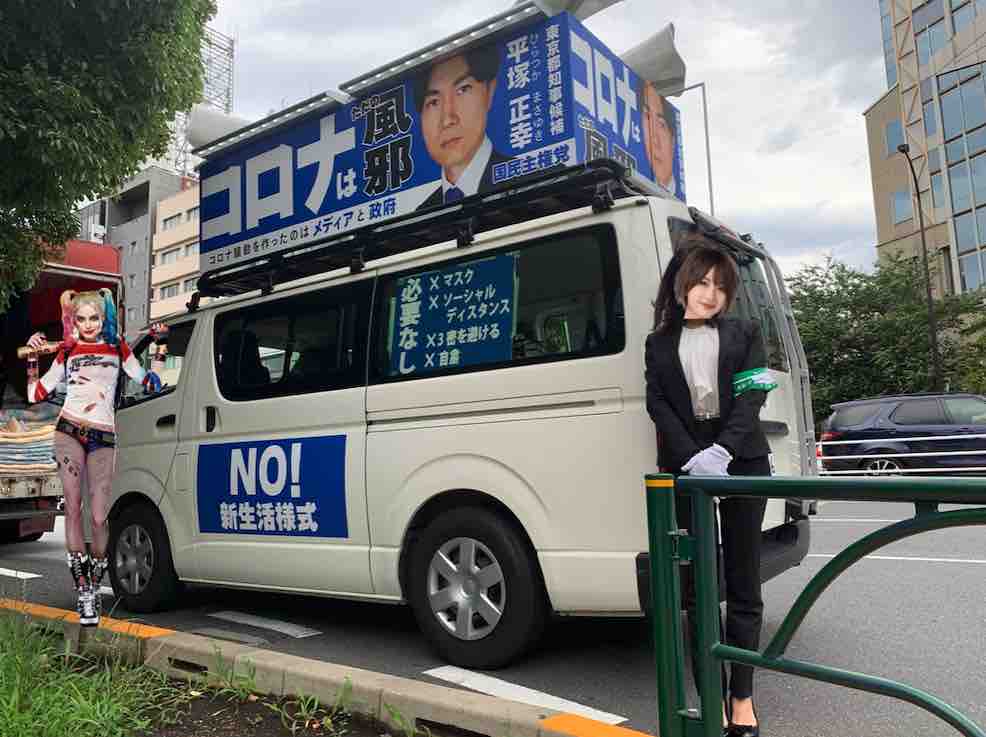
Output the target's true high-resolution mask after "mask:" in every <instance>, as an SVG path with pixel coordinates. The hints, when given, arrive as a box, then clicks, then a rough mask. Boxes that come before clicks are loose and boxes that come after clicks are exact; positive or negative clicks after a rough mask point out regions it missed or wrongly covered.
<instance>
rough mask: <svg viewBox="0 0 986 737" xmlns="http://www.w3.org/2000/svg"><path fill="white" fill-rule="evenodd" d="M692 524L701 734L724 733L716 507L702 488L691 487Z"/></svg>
mask: <svg viewBox="0 0 986 737" xmlns="http://www.w3.org/2000/svg"><path fill="white" fill-rule="evenodd" d="M691 500H692V526H693V528H694V534H695V562H694V566H695V609H696V611H695V616H696V619H698V623H697V624H698V644H697V646H696V649H697V656H696V658H695V659H696V660H697V661H698V670H699V672H698V679H697V680H698V693H699V696H700V697H701V699H702V735H703V737H720V736H721V734H722V703H723V693H722V691H723V688H722V675H721V673H722V666H721V665H720V663H719V660H718V659H717V658H716V657H715V656H714V655H713V654H712V648H713V647H714V646H715V645H718V644H720V643H719V641H720V634H719V573H718V558H719V554H718V548H717V542H718V541H717V540H716V523H715V517H716V509H715V502H714V501H713V499H712V496H711V495H709V494H707V493H705V491H703V490H702V489H701V488H700V487H699V488H696V489H694V490H692V492H691Z"/></svg>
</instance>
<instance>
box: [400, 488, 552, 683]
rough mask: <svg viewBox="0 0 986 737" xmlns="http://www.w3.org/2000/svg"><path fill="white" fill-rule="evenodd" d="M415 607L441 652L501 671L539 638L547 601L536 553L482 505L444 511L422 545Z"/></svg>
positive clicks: (414, 573) (414, 562)
mask: <svg viewBox="0 0 986 737" xmlns="http://www.w3.org/2000/svg"><path fill="white" fill-rule="evenodd" d="M408 583H409V586H408V588H409V596H408V599H409V602H410V604H411V608H412V610H413V611H414V616H415V618H416V619H417V621H418V626H419V627H420V628H421V631H422V632H423V633H424V635H425V637H426V638H427V640H428V641H429V643H430V644H431V645H432V647H433V648H434V649H435V650H436V651H437V652H438V654H439V655H440V656H441V657H442V658H443V659H445V660H446V661H448V662H449V663H452V664H454V665H459V666H462V667H467V668H499V667H502V666H504V665H506V664H507V663H509V662H510V661H511V660H513V659H514V658H516V657H517V656H518V655H520V654H522V653H523V652H524V651H525V650H526V649H527V648H528V647H529V646H530V645H531V644H532V642H533V641H534V640H535V639H537V637H539V636H540V634H541V631H542V630H543V628H544V622H545V619H546V617H547V600H546V596H545V593H544V587H543V585H542V583H541V576H540V573H539V571H538V567H537V562H536V560H535V559H534V554H533V552H532V551H531V550H530V547H529V546H528V544H527V541H526V540H524V539H523V537H522V535H521V534H520V533H519V532H518V531H517V530H516V529H515V528H514V526H513V525H512V524H510V523H509V522H507V521H506V520H504V519H503V518H502V517H500V516H498V515H496V514H494V513H492V512H490V511H489V510H487V509H483V508H481V507H465V508H461V509H454V510H451V511H449V512H446V513H444V514H442V515H441V516H439V517H437V518H436V519H435V520H434V521H432V522H431V524H429V525H428V526H427V527H426V528H425V529H424V531H423V533H422V534H421V536H420V537H419V538H418V539H417V540H416V541H415V543H414V547H413V548H412V550H411V559H410V567H409V582H408Z"/></svg>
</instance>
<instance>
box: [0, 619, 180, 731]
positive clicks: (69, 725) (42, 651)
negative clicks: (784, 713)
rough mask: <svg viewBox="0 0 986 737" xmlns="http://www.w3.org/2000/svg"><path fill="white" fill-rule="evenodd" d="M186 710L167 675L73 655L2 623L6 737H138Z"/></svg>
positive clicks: (44, 636)
mask: <svg viewBox="0 0 986 737" xmlns="http://www.w3.org/2000/svg"><path fill="white" fill-rule="evenodd" d="M186 703H187V697H186V696H185V694H183V693H182V691H180V690H177V689H175V687H174V685H173V684H172V683H170V682H169V681H168V679H167V678H166V677H165V676H164V675H163V674H159V673H156V672H154V671H152V670H150V669H148V668H143V667H134V666H132V665H128V664H126V663H124V662H123V661H122V660H120V659H114V658H108V659H106V658H103V659H96V658H93V657H86V656H82V655H74V654H70V653H67V652H66V649H65V646H64V643H63V641H62V639H61V637H60V636H59V635H58V634H55V633H53V632H51V631H50V630H46V629H44V628H41V627H38V626H36V625H32V624H31V622H30V620H29V619H27V618H26V617H23V616H19V615H4V616H0V735H32V736H33V737H131V736H132V735H135V734H140V733H142V732H147V731H150V730H151V729H152V727H153V726H154V725H156V724H162V723H169V722H173V721H174V720H176V719H177V718H178V716H179V715H180V714H181V713H183V712H184V710H185V708H186Z"/></svg>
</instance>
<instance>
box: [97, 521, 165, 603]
mask: <svg viewBox="0 0 986 737" xmlns="http://www.w3.org/2000/svg"><path fill="white" fill-rule="evenodd" d="M107 558H108V559H109V564H110V565H109V572H110V583H111V584H112V586H113V593H115V594H116V595H117V596H118V597H120V599H121V602H122V604H123V606H124V608H126V609H127V610H129V611H131V612H136V613H138V614H146V613H148V612H158V611H161V610H163V609H168V608H169V607H171V606H173V605H174V604H175V602H176V600H177V599H178V595H179V593H181V582H180V581H179V580H178V576H177V574H176V573H175V564H174V561H173V560H172V558H171V545H170V544H169V543H168V533H167V531H166V530H165V528H164V521H163V520H162V519H161V516H160V515H159V514H158V512H157V510H156V509H153V508H152V507H150V506H149V505H147V504H135V505H134V506H132V507H128V508H127V509H125V510H123V512H122V513H121V514H120V516H119V517H118V518H117V519H116V520H114V521H112V522H111V523H110V540H109V549H108V550H107Z"/></svg>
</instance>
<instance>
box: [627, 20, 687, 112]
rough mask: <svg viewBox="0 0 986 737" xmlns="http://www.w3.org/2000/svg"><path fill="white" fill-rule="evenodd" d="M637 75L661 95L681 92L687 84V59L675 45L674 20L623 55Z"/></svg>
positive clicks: (673, 94) (674, 94)
mask: <svg viewBox="0 0 986 737" xmlns="http://www.w3.org/2000/svg"><path fill="white" fill-rule="evenodd" d="M620 58H621V59H622V60H623V63H624V64H626V65H627V66H628V67H630V68H631V69H632V70H633V71H634V73H635V74H636V75H637V76H638V77H643V78H644V79H646V80H647V81H649V82H652V83H653V84H654V88H655V90H656V92H657V94H659V95H664V96H671V97H674V96H676V95H680V94H681V92H682V90H683V89H684V87H685V62H684V60H683V59H682V58H681V55H680V54H679V53H678V49H676V48H675V45H674V24H673V23H668V24H667V25H666V26H664V28H662V29H661V30H660V31H658V32H657V33H655V34H654V35H653V36H651V37H650V38H648V39H647V40H645V41H643V42H642V43H639V44H637V45H636V46H634V47H633V48H632V49H630V50H629V51H627V52H626V53H624V54H621V55H620Z"/></svg>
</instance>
